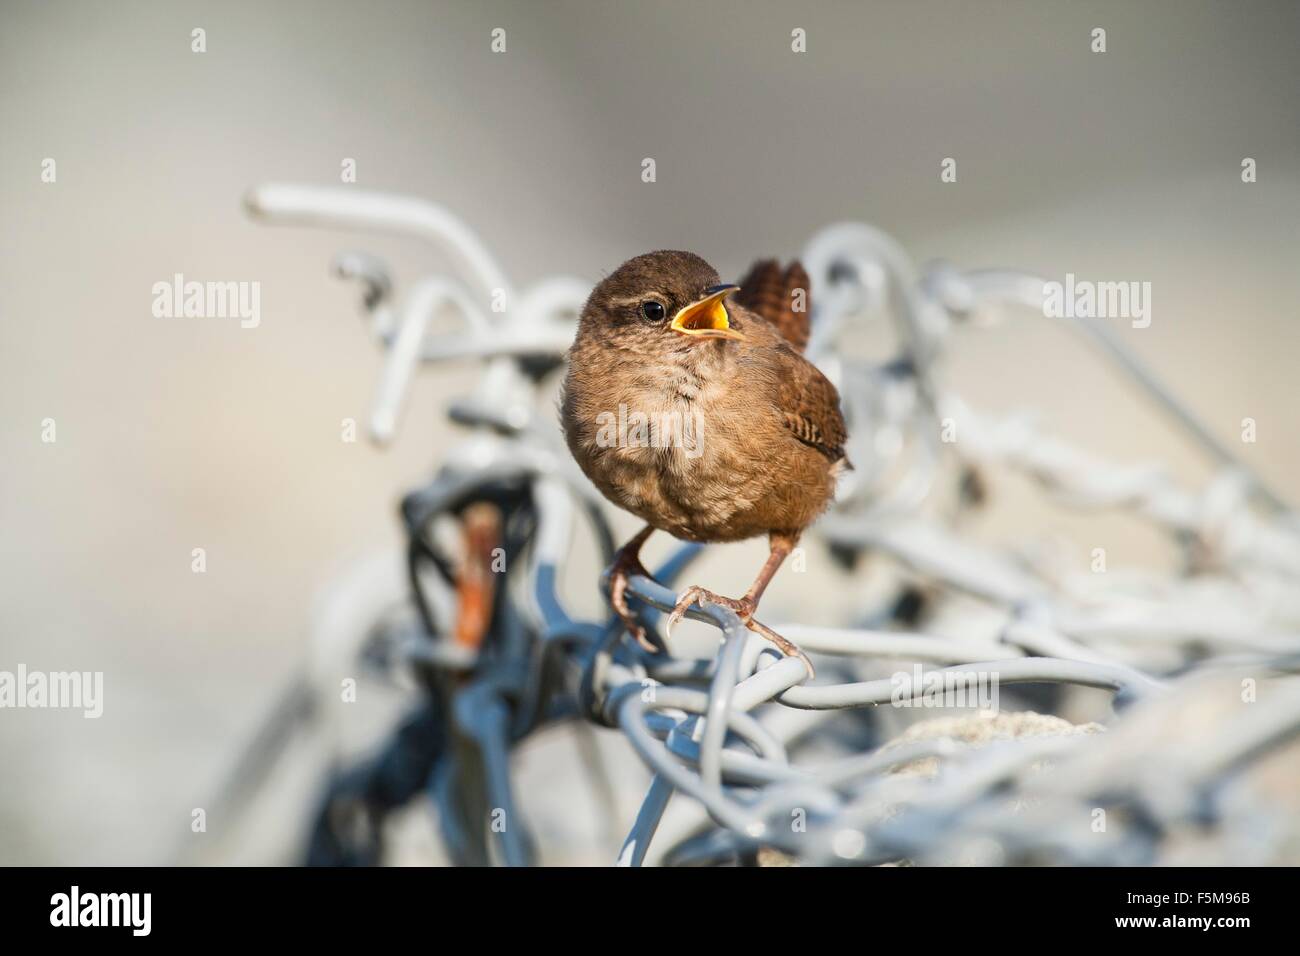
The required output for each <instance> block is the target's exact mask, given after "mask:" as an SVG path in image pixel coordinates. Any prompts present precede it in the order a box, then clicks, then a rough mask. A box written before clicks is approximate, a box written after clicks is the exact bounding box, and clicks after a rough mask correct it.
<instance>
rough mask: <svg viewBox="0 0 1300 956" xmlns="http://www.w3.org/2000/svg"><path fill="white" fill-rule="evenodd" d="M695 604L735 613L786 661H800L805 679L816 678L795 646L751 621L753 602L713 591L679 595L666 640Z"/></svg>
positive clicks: (666, 628)
mask: <svg viewBox="0 0 1300 956" xmlns="http://www.w3.org/2000/svg"><path fill="white" fill-rule="evenodd" d="M697 604H698V605H699V606H700V607H706V606H708V605H710V604H712V605H715V606H717V607H725V608H729V609H730V610H732V611H734V612H735V613H736V616H737V617H739V618H740V621H741V623H742V624H744V625H745V627H747V628H749V629H750V630H751V631H753V632H754V633H755V634H759V635H761V636H763V637H765V638H767V639H768V640H769V641H771V642H772V643H773V644H775V645H776V646H777V647H778V648H779V649H780V651H781V653H782V654H784V655H785V656H786V657H797V658H798V659H799V660H801V661H803V663H804V666H805V667H807V668H808V676H809V677H813V676H815V674H816V672H815V671H814V670H813V665H812V661H810V660H809V659H808V655H807V654H805V653H804V652H803V650H802V649H801V648H800V647H799V645H798V644H796V643H794V641H791V640H788V639H786V638H784V637H782V636H781V635H780V634H778V633H776V631H774V630H772V629H771V628H770V627H768V626H767V625H766V624H764V623H762V622H761V621H757V620H755V619H754V611H755V610H757V606H756V603H755V601H754V599H753V598H747V597H745V598H729V597H723V596H722V595H721V594H714V593H713V592H712V591H709V590H706V589H705V588H702V587H699V586H698V585H695V586H692V587H689V588H687V589H686V590H685V591H683V592H682V596H681V598H680V599H678V601H677V604H676V605H674V606H673V612H672V614H670V615H669V616H668V623H667V624H666V625H664V634H665V636H667V635H671V634H672V632H673V627H674V626H675V625H676V624H677V623H678V622H679V621H680V620H681V619H682V618H683V617H685V616H686V612H687V611H689V610H690V609H691V608H692V607H694V606H695V605H697Z"/></svg>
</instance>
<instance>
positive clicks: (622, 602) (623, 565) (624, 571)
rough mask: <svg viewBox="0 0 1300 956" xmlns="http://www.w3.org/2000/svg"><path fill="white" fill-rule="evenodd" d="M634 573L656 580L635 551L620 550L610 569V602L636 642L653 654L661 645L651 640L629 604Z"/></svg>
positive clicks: (657, 651)
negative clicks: (630, 582)
mask: <svg viewBox="0 0 1300 956" xmlns="http://www.w3.org/2000/svg"><path fill="white" fill-rule="evenodd" d="M634 575H640V576H642V577H646V578H650V580H652V581H653V580H654V578H653V576H651V574H650V572H649V571H647V570H646V569H645V565H643V564H642V563H641V559H640V558H639V557H637V555H636V554H635V553H634V552H632V553H629V552H627V551H619V552H618V553H617V554H615V555H614V563H613V564H612V565H611V566H610V569H609V603H610V606H611V607H613V608H614V613H615V614H617V615H618V616H619V618H620V619H621V620H622V621H623V626H624V627H626V628H627V631H628V633H629V634H631V635H632V636H633V637H635V638H636V642H637V643H638V644H640V645H641V646H642V647H644V648H645V649H646V650H647V651H649V652H650V653H651V654H658V653H659V646H658V645H657V644H655V643H654V642H653V641H651V640H650V638H649V637H648V636H647V635H646V631H645V628H644V627H642V626H641V622H640V621H639V620H638V619H637V616H636V615H635V614H633V613H632V609H631V608H629V607H628V606H627V584H628V579H629V578H631V577H633V576H634Z"/></svg>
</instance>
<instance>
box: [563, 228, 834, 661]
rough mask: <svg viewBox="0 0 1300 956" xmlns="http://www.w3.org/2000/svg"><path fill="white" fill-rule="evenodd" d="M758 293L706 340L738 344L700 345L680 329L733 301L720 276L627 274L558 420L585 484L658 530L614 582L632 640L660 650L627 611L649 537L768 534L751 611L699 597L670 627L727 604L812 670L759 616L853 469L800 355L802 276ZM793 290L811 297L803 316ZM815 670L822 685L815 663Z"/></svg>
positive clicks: (602, 299)
mask: <svg viewBox="0 0 1300 956" xmlns="http://www.w3.org/2000/svg"><path fill="white" fill-rule="evenodd" d="M746 283H747V284H748V289H746V288H742V289H741V290H740V291H739V292H737V293H734V294H732V295H731V297H730V301H726V303H725V307H726V313H727V315H726V323H725V326H706V327H705V328H712V329H715V330H716V329H718V328H725V331H726V333H727V335H728V336H736V335H738V336H739V338H735V337H707V335H704V334H701V335H698V336H697V335H694V334H690V333H689V332H684V331H682V330H681V329H680V328H679V329H674V328H673V323H672V322H671V319H672V317H673V316H675V315H677V314H678V313H679V312H680V310H683V309H686V308H687V307H688V306H691V305H692V304H697V303H701V302H703V301H706V300H709V299H710V297H712V296H715V295H722V291H715V289H717V287H719V286H720V283H719V279H718V274H717V272H716V271H715V270H714V269H713V267H712V266H710V265H709V264H708V263H707V262H705V261H704V260H703V259H701V258H700V257H699V256H696V255H694V254H692V253H689V252H671V251H664V252H653V253H649V254H647V255H643V256H637V257H636V258H634V259H630V260H628V261H627V262H625V263H623V265H621V266H619V268H618V269H616V270H615V271H614V272H613V273H611V274H610V275H609V276H608V277H607V278H606V279H605V280H604V281H602V282H601V283H600V284H599V285H597V286H596V288H595V289H594V290H593V291H592V293H591V296H590V298H589V299H588V300H587V304H586V306H585V307H584V308H583V311H582V315H581V318H580V320H579V324H578V334H577V337H576V338H575V339H574V343H573V347H572V348H571V349H570V350H569V369H568V376H567V378H566V380H565V385H564V395H563V398H562V400H561V418H562V420H563V424H564V435H565V439H566V441H567V442H568V445H569V449H570V451H571V452H572V453H573V457H574V458H575V459H576V460H577V462H578V464H579V465H580V466H581V467H582V470H583V471H584V472H585V473H586V475H587V477H588V478H590V479H591V481H592V482H593V483H594V484H595V485H596V487H597V488H599V489H600V491H601V492H602V493H603V494H604V495H605V496H606V497H607V498H609V500H610V501H612V502H614V503H615V504H616V505H619V506H620V507H622V508H625V509H626V510H628V511H630V512H632V513H633V514H635V515H637V516H639V517H640V518H642V519H643V520H644V521H645V522H646V524H647V527H646V529H645V530H643V531H642V532H641V533H640V534H638V535H637V536H636V537H635V538H633V539H632V541H630V542H629V543H628V544H627V545H626V546H625V547H624V548H622V549H620V551H619V555H618V557H617V558H616V560H615V564H614V567H613V568H612V570H611V576H610V582H611V583H610V600H611V603H612V604H613V606H614V608H615V610H617V611H618V613H619V615H620V616H621V617H622V619H623V620H624V622H625V623H626V625H627V627H628V630H629V631H630V632H631V633H633V634H635V635H636V636H637V637H638V639H639V640H641V642H642V643H643V644H646V646H650V645H649V642H648V641H647V639H646V636H645V632H644V629H643V628H642V627H641V625H640V624H639V623H638V622H637V620H636V618H635V616H634V615H633V614H632V613H631V611H630V609H629V608H628V606H627V603H626V600H625V597H624V595H625V593H626V589H627V582H628V579H629V577H630V576H631V575H633V574H644V573H645V569H644V568H643V567H642V566H641V564H640V561H639V558H638V557H637V554H638V551H639V549H640V547H641V544H642V543H643V542H644V541H645V539H646V537H648V535H649V533H650V530H651V529H652V528H658V529H661V530H663V531H667V532H668V533H669V534H672V535H674V536H676V537H678V538H683V539H686V540H690V541H702V542H720V541H739V540H742V539H745V538H751V537H754V536H756V535H761V534H766V535H768V536H769V539H770V543H771V553H770V556H769V558H768V561H767V563H766V564H765V565H764V566H763V569H762V571H760V573H759V575H758V578H757V579H756V580H755V582H754V584H753V586H752V587H751V588H750V589H749V591H748V592H747V593H746V595H745V596H744V597H743V598H741V599H739V600H737V599H732V598H724V597H722V596H720V595H716V594H713V593H712V592H708V591H704V590H702V589H700V588H690V589H688V590H687V591H686V592H685V593H684V595H683V596H682V598H681V600H680V601H679V603H678V606H677V608H676V609H675V611H674V613H673V615H672V616H671V617H670V619H669V620H670V626H671V622H672V621H674V620H676V619H677V618H679V617H680V616H681V614H682V613H684V612H685V609H686V608H687V607H689V606H690V605H691V604H692V603H697V602H701V601H703V602H706V603H715V604H724V605H726V606H728V607H731V608H732V609H733V610H734V611H736V613H737V614H739V615H740V616H741V619H742V620H744V621H745V622H746V623H747V624H748V625H749V626H750V627H751V628H753V629H755V630H758V631H759V632H760V633H762V634H764V636H766V637H767V638H768V639H769V640H771V641H773V643H775V644H776V645H777V646H778V647H780V648H781V649H782V650H784V651H785V652H786V653H787V654H795V655H798V656H800V657H802V658H803V659H804V660H805V662H806V661H807V658H806V657H804V656H803V655H802V652H800V651H799V649H798V648H797V647H795V646H794V645H793V644H791V643H790V642H789V641H787V640H786V639H785V638H783V637H781V636H780V635H779V634H776V633H775V632H773V631H771V629H769V628H767V627H765V626H764V625H762V624H760V623H759V622H758V621H755V620H753V614H754V611H755V610H756V608H757V606H758V601H759V599H760V598H761V596H762V593H763V590H764V589H765V588H766V586H767V583H768V582H769V581H770V580H771V578H772V576H773V574H775V572H776V570H777V568H778V567H779V566H780V564H781V562H782V561H783V560H784V558H785V557H786V555H788V554H789V553H790V552H791V550H792V549H793V547H794V545H795V542H797V541H798V538H799V535H800V533H801V532H802V531H803V529H804V528H806V527H808V525H810V524H812V522H813V521H815V520H816V519H817V517H818V516H819V515H820V514H821V513H822V512H823V511H824V510H825V509H826V507H827V505H829V504H830V502H831V499H832V496H833V495H834V491H835V482H836V478H837V477H838V475H839V473H840V471H841V470H842V469H844V468H846V467H849V465H848V461H847V459H846V458H845V454H844V445H845V441H846V434H845V428H844V419H843V417H842V415H841V414H840V408H839V395H838V394H837V393H836V391H835V386H833V385H832V384H831V383H830V382H829V381H828V380H827V379H826V377H825V376H824V375H822V373H821V372H820V371H819V370H818V369H817V368H816V367H815V366H814V365H813V364H812V363H810V362H809V361H808V360H807V359H805V358H804V357H803V355H802V354H800V353H801V350H802V349H803V347H804V346H805V345H806V344H807V341H808V331H809V329H808V314H809V313H808V304H809V299H808V295H807V292H808V281H807V276H806V275H805V274H804V271H803V269H802V267H800V266H799V265H798V263H794V264H792V265H791V266H790V267H789V268H787V269H786V270H784V271H782V270H781V269H780V267H779V265H778V264H777V263H776V262H774V261H773V262H760V263H758V264H757V265H756V266H755V267H754V268H753V269H752V270H751V271H750V275H749V276H748V277H747V279H746ZM796 290H802V292H803V295H802V296H801V301H800V302H799V303H798V304H799V305H802V309H801V308H797V307H796V303H795V299H794V294H795V291H796ZM724 301H725V300H724ZM650 304H653V307H651V305H650ZM684 314H699V313H697V312H696V311H695V310H688V313H684ZM710 314H711V315H712V314H713V313H710ZM691 328H699V327H698V326H692V327H691ZM637 416H643V419H638V418H637ZM638 420H641V421H644V422H646V423H652V422H659V423H666V424H661V426H660V428H659V431H658V432H657V433H656V432H654V431H650V430H648V429H647V430H645V431H637V430H636V429H635V428H632V429H629V428H628V425H630V424H631V423H633V422H634V421H638ZM674 428H675V429H676V430H675V431H674V430H673V429H674ZM665 435H667V436H668V439H667V440H665V437H664V436H665ZM656 437H657V439H658V440H656ZM674 439H676V440H674ZM808 668H809V672H810V673H811V670H812V665H811V663H809V664H808Z"/></svg>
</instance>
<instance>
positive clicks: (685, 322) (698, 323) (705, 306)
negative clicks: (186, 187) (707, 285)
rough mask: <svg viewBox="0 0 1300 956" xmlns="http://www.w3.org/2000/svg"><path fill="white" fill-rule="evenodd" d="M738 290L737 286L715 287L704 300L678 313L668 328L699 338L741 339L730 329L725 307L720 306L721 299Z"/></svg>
mask: <svg viewBox="0 0 1300 956" xmlns="http://www.w3.org/2000/svg"><path fill="white" fill-rule="evenodd" d="M739 288H740V286H738V285H715V286H714V287H713V288H712V289H709V290H708V292H707V294H706V295H705V296H704V298H702V299H700V300H699V301H698V302H692V303H691V304H690V305H688V306H687V307H686V308H684V309H682V310H681V311H680V312H678V313H677V315H675V316H674V317H673V321H672V325H670V326H669V328H671V329H672V330H673V331H674V332H680V333H682V335H694V336H697V337H699V338H709V339H743V338H744V336H743V335H741V334H740V333H739V332H737V331H736V330H735V329H733V328H732V327H731V323H730V321H729V320H728V318H727V307H726V306H725V305H723V304H722V300H723V299H725V298H726V297H727V296H729V295H731V293H733V292H735V291H736V290H737V289H739Z"/></svg>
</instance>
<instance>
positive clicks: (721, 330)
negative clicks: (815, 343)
mask: <svg viewBox="0 0 1300 956" xmlns="http://www.w3.org/2000/svg"><path fill="white" fill-rule="evenodd" d="M738 288H739V286H735V285H724V284H723V283H722V281H721V280H720V279H719V278H718V273H717V270H716V269H714V268H713V266H711V265H709V264H708V263H707V262H705V261H704V260H703V259H701V258H700V257H699V256H697V255H695V254H694V253H691V252H674V251H663V252H649V253H646V254H645V255H643V256H637V257H636V258H634V259H629V260H628V261H627V262H625V263H623V264H622V265H621V266H619V267H618V268H617V269H615V270H614V271H613V272H612V273H610V274H609V276H607V277H606V278H605V279H604V280H603V281H602V282H601V283H600V284H599V285H597V286H596V288H595V289H593V290H592V293H591V296H590V298H588V299H587V304H586V306H585V307H584V308H583V310H582V325H583V328H584V329H587V330H590V331H591V332H593V333H595V334H598V335H600V336H601V337H602V338H607V339H612V340H613V341H614V342H616V343H617V344H619V345H621V346H622V347H624V348H630V349H633V350H641V349H644V350H646V351H651V350H654V349H662V348H664V347H666V346H667V347H671V348H673V349H679V348H681V347H683V346H685V345H689V344H691V343H694V342H702V341H706V340H710V339H712V340H717V339H743V338H744V336H743V335H742V334H741V332H740V331H739V330H738V329H737V328H736V327H735V324H734V323H733V321H732V317H731V315H730V313H729V312H728V311H727V306H726V298H727V296H728V295H730V294H731V293H732V292H735V291H736V290H737V289H738Z"/></svg>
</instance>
